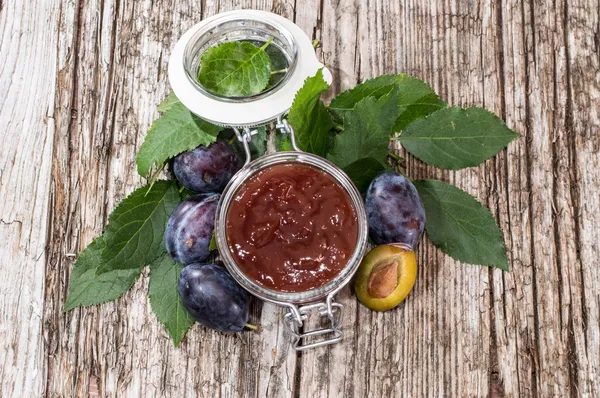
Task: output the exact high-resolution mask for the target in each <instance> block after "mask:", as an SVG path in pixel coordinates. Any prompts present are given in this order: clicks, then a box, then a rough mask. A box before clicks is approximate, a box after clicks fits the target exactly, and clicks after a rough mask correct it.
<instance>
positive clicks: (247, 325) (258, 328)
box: [245, 323, 263, 333]
mask: <svg viewBox="0 0 600 398" xmlns="http://www.w3.org/2000/svg"><path fill="white" fill-rule="evenodd" d="M245 326H246V327H247V328H248V329H252V330H255V331H257V332H259V333H260V332H262V331H263V328H262V327H261V326H260V325H252V324H251V323H247V324H246V325H245Z"/></svg>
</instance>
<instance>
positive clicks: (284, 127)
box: [232, 116, 302, 166]
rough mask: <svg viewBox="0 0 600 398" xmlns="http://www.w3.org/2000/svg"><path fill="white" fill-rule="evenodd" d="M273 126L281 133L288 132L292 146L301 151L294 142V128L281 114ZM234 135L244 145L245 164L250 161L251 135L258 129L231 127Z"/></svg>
mask: <svg viewBox="0 0 600 398" xmlns="http://www.w3.org/2000/svg"><path fill="white" fill-rule="evenodd" d="M275 128H276V129H277V130H279V132H280V133H281V134H289V136H290V140H291V142H292V148H294V151H296V152H302V150H301V149H300V148H298V145H297V144H296V136H295V135H294V129H293V128H292V126H290V124H289V123H288V121H287V119H284V118H282V117H281V116H279V117H277V124H275ZM232 129H233V132H234V133H235V136H236V137H237V139H238V141H239V142H241V143H242V145H243V146H244V153H245V154H246V160H245V161H244V166H247V165H248V164H249V163H250V162H251V161H252V153H251V152H250V142H251V141H252V136H255V135H257V134H258V130H256V129H254V130H252V129H250V127H242V130H241V131H240V129H239V128H238V127H232Z"/></svg>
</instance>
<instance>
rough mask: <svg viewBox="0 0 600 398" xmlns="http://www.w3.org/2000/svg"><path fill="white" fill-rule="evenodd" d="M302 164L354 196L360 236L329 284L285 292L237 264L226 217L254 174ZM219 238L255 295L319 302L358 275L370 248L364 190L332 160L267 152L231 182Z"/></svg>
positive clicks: (226, 258)
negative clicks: (267, 169)
mask: <svg viewBox="0 0 600 398" xmlns="http://www.w3.org/2000/svg"><path fill="white" fill-rule="evenodd" d="M289 163H292V164H300V165H308V166H312V167H314V168H316V169H318V170H320V171H323V172H325V173H327V175H329V176H330V177H332V178H333V179H334V180H335V181H336V182H337V183H338V184H340V186H341V187H342V188H343V189H344V190H345V192H346V193H347V194H348V196H349V197H350V202H351V205H352V207H353V208H354V210H355V211H356V218H357V226H358V238H357V242H356V247H355V248H354V251H353V253H352V255H351V256H350V258H349V260H348V261H347V262H346V265H345V266H344V267H343V268H342V270H341V271H340V272H339V273H338V274H337V275H336V276H335V277H333V278H332V279H331V280H329V281H328V282H327V283H325V284H323V285H321V286H319V287H316V288H313V289H310V290H307V291H302V292H281V291H278V290H273V289H269V288H266V287H264V286H262V285H260V284H258V283H257V282H256V281H254V280H253V279H251V278H250V277H248V276H247V275H246V274H245V273H244V272H243V271H242V269H241V268H240V267H239V266H238V265H237V263H236V262H235V259H234V258H233V255H232V253H231V251H230V250H229V245H228V243H227V233H226V228H225V225H226V217H227V213H228V211H229V205H230V204H231V202H232V201H233V199H234V197H235V195H236V193H237V191H238V189H239V188H240V187H241V186H242V185H243V183H244V182H245V181H247V180H248V179H249V178H250V177H251V176H253V175H255V174H256V173H258V172H259V171H262V170H264V169H266V168H268V167H271V166H274V165H280V164H289ZM215 237H216V243H217V248H218V250H219V254H220V255H221V258H222V260H223V262H224V264H225V267H226V268H227V270H228V271H229V273H230V274H231V275H232V276H233V278H234V279H235V280H236V281H237V282H238V283H239V284H240V285H241V286H242V287H244V288H245V289H246V290H248V291H249V292H250V293H251V294H253V295H254V296H256V297H258V298H260V299H263V300H266V301H270V302H273V303H275V304H279V305H284V306H285V305H289V304H306V303H312V302H315V301H318V300H320V299H322V298H324V297H326V296H328V295H332V294H335V293H336V292H338V291H339V290H340V289H341V288H343V287H344V286H345V285H346V284H348V282H350V280H351V279H352V277H353V276H354V274H355V273H356V270H357V269H358V266H359V265H360V262H361V260H362V257H363V255H364V253H365V251H366V248H367V238H368V225H367V216H366V210H365V205H364V202H363V200H362V196H361V195H360V192H359V191H358V189H357V188H356V186H355V185H354V183H353V182H352V180H350V178H349V177H348V176H347V175H346V173H344V172H343V171H342V170H341V169H340V168H339V167H337V166H336V165H334V164H333V163H331V162H329V161H328V160H326V159H324V158H322V157H320V156H316V155H313V154H310V153H305V152H296V151H289V152H277V153H272V154H268V155H264V156H262V157H260V158H258V159H256V160H254V161H252V162H250V163H249V164H248V165H246V166H244V167H243V168H242V169H241V170H240V171H239V172H238V173H237V174H236V175H235V176H234V177H233V178H232V179H231V181H230V182H229V184H227V186H226V187H225V190H224V191H223V194H222V195H221V198H220V200H219V204H218V206H217V213H216V220H215Z"/></svg>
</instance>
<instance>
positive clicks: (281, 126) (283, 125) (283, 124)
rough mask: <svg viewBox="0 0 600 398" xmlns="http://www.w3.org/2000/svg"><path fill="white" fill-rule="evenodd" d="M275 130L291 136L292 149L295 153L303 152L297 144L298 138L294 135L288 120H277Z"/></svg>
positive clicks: (279, 118)
mask: <svg viewBox="0 0 600 398" xmlns="http://www.w3.org/2000/svg"><path fill="white" fill-rule="evenodd" d="M275 128H276V129H277V130H279V131H280V132H281V134H289V135H290V140H291V141H292V148H294V151H297V152H302V150H301V149H300V148H298V145H297V144H296V136H295V135H294V129H293V128H292V126H290V124H289V123H288V121H287V119H282V118H281V116H279V117H278V118H277V124H276V125H275Z"/></svg>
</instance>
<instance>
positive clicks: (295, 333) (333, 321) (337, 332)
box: [283, 295, 344, 351]
mask: <svg viewBox="0 0 600 398" xmlns="http://www.w3.org/2000/svg"><path fill="white" fill-rule="evenodd" d="M343 308H344V306H343V305H342V304H340V303H335V302H334V301H333V296H332V295H329V296H327V300H326V301H325V302H324V303H316V304H309V305H305V306H302V307H300V308H298V307H296V306H295V305H293V304H289V305H288V312H287V313H286V314H285V315H284V317H283V324H284V325H285V326H286V328H287V329H288V331H289V332H290V333H291V335H292V347H293V348H294V350H296V351H304V350H308V349H310V348H316V347H322V346H325V345H329V344H335V343H337V342H339V341H341V340H342V338H343V337H344V334H343V333H342V330H341V320H342V310H343ZM314 310H316V311H317V312H318V314H319V316H320V317H321V318H327V320H328V321H329V327H326V328H322V329H316V330H310V331H304V330H303V331H302V332H301V331H300V328H302V326H303V325H304V321H306V320H307V319H308V317H309V315H310V313H311V312H312V311H314ZM322 335H329V336H325V337H323V338H322V339H320V340H316V341H313V342H311V343H307V344H304V339H306V338H308V337H315V336H322Z"/></svg>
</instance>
